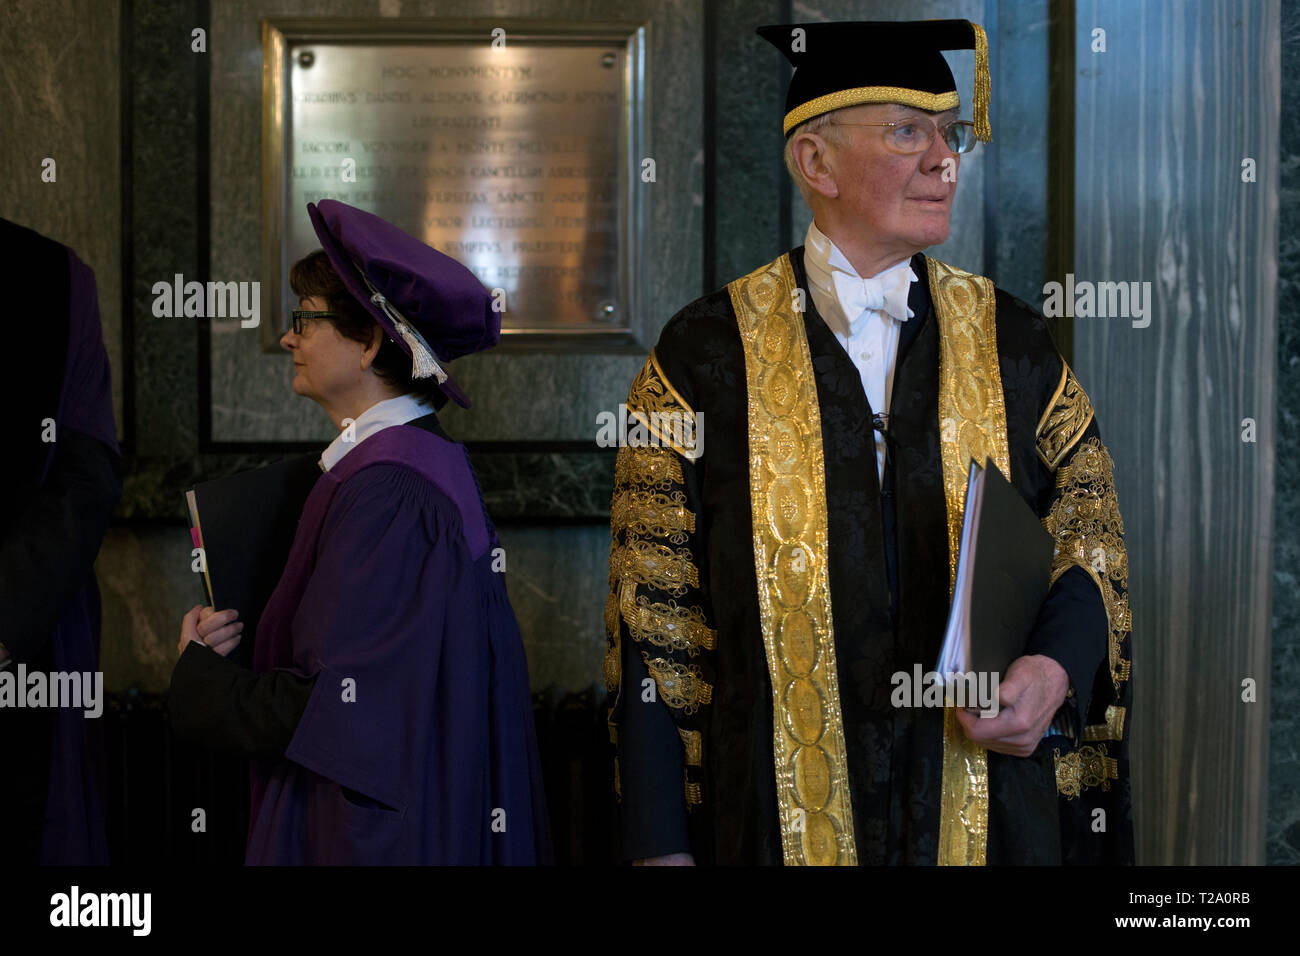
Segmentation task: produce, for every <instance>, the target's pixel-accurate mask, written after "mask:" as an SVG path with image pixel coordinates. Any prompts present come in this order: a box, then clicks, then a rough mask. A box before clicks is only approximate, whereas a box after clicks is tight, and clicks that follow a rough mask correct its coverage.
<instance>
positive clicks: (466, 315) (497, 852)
mask: <svg viewBox="0 0 1300 956" xmlns="http://www.w3.org/2000/svg"><path fill="white" fill-rule="evenodd" d="M307 209H308V213H309V214H310V215H311V219H312V223H313V225H314V226H315V228H316V233H317V235H318V236H319V237H320V240H321V244H322V246H323V251H320V252H316V253H313V254H312V255H310V256H308V257H307V258H306V259H304V260H302V261H301V262H299V263H297V264H296V265H295V266H294V268H293V270H292V272H291V275H290V284H291V286H292V287H293V289H294V292H295V293H296V294H297V295H298V296H299V297H300V299H301V305H302V307H303V311H301V312H296V313H295V315H294V328H293V330H292V331H290V332H287V333H286V334H285V335H284V337H283V339H281V345H282V346H283V347H284V348H285V349H287V350H288V351H289V352H290V354H291V355H292V357H293V362H294V367H295V368H294V371H295V375H294V379H293V390H294V392H295V393H297V394H299V395H305V396H307V397H309V398H311V399H313V400H314V401H316V402H317V403H318V404H319V405H320V406H321V407H322V408H323V409H324V410H325V412H326V413H327V414H328V415H329V416H330V418H331V419H332V420H333V422H334V424H335V426H336V427H338V428H339V429H340V435H339V437H338V438H337V439H335V440H334V442H333V443H331V444H330V446H329V447H328V448H327V449H326V450H325V453H324V455H323V456H322V457H321V461H320V467H321V470H322V472H323V473H322V474H321V476H320V478H319V479H317V481H316V484H315V486H314V487H313V489H312V492H311V494H310V496H309V497H308V499H307V503H306V505H305V506H304V508H303V512H302V517H301V519H300V521H299V525H298V531H297V534H296V536H295V539H294V542H293V547H292V550H291V552H290V555H289V559H288V563H287V565H286V567H285V569H284V573H283V575H282V576H281V578H280V582H279V584H278V586H277V587H276V590H275V592H274V594H273V595H272V597H271V599H270V602H269V603H268V604H267V607H266V609H265V610H264V611H263V613H262V617H261V620H260V622H259V624H258V627H257V636H256V642H255V643H256V646H255V647H254V649H253V660H254V671H253V672H249V671H247V670H245V669H244V668H241V667H239V666H238V665H237V664H235V663H234V662H233V661H230V660H228V659H227V658H226V657H225V655H227V654H229V653H230V651H231V650H233V649H234V647H235V646H236V645H237V644H238V642H239V639H240V631H241V629H242V627H243V625H242V624H241V623H239V622H238V621H237V620H236V617H237V609H228V610H223V611H215V610H213V609H212V608H197V607H196V608H193V609H192V610H191V611H190V612H189V613H188V614H186V615H185V618H184V620H183V622H182V633H181V650H182V654H181V658H180V661H179V662H178V664H177V667H176V671H175V673H174V674H173V677H172V691H171V699H170V704H169V707H170V710H171V713H172V718H173V723H174V726H175V727H176V729H177V731H178V732H179V733H180V734H181V735H183V736H186V737H188V738H191V739H195V740H199V741H202V742H205V743H207V744H209V745H211V746H214V747H219V748H224V749H238V750H241V751H243V752H245V753H248V754H250V755H252V756H253V757H254V761H253V765H252V781H253V785H252V807H251V817H250V827H249V835H248V853H247V861H248V862H249V863H251V864H412V863H431V864H489V863H497V864H533V863H549V862H551V855H550V853H551V850H550V837H549V830H548V826H547V820H546V809H545V801H544V797H543V792H542V779H541V773H540V764H539V761H538V756H537V748H536V741H535V736H534V731H533V722H532V710H531V703H530V696H529V692H528V671H527V664H526V661H525V657H524V649H523V644H522V642H521V640H520V636H519V630H518V627H517V626H516V623H515V617H514V613H513V611H512V610H511V607H510V602H509V598H508V597H507V595H506V587H505V580H504V574H503V573H501V572H502V571H503V570H504V561H503V559H502V558H503V553H502V551H501V548H500V544H499V542H498V540H497V536H496V532H495V530H494V529H493V527H492V522H491V520H490V519H489V517H488V514H487V511H486V509H485V507H484V505H483V501H482V498H481V496H480V493H479V490H478V484H477V481H476V479H475V476H474V471H473V469H472V467H471V466H470V462H469V458H468V456H467V455H466V452H465V449H464V446H462V445H460V444H458V443H456V442H453V441H451V440H450V439H449V438H448V437H447V435H446V434H445V433H444V432H443V430H442V428H441V426H440V425H439V423H438V418H437V415H436V413H435V412H436V408H438V407H440V406H441V405H442V404H443V403H444V402H445V401H446V399H447V398H450V399H452V400H453V401H455V402H457V403H458V404H460V405H461V406H464V407H468V405H469V400H468V398H466V396H465V394H464V392H462V391H461V389H460V388H459V386H457V385H456V383H455V382H454V381H453V380H452V379H451V378H450V377H449V376H448V375H447V373H446V371H445V369H444V368H443V366H442V364H441V363H442V362H446V361H450V360H451V359H454V358H456V357H457V356H460V355H465V354H469V353H472V352H477V351H481V350H483V349H486V348H490V347H492V346H493V345H495V344H496V342H497V339H498V337H499V335H500V317H499V314H498V313H497V312H496V311H494V310H493V309H492V303H491V298H490V296H489V294H488V292H487V290H486V289H484V288H483V285H482V284H481V283H480V282H479V281H478V280H477V279H476V278H475V277H474V275H473V273H471V272H470V271H469V270H468V269H466V268H465V267H464V266H462V265H461V264H460V263H458V262H456V261H455V260H453V259H451V258H449V257H447V256H445V255H443V254H441V253H439V252H437V251H435V250H433V249H431V248H430V247H428V246H426V245H425V244H424V243H422V242H419V241H418V240H416V239H413V238H412V237H410V236H408V235H406V234H405V233H403V232H401V231H400V230H398V229H396V228H394V227H393V226H391V225H389V224H388V223H387V222H384V221H383V220H382V219H379V218H378V217H376V216H373V215H371V214H369V213H366V212H363V211H362V210H359V209H355V208H353V207H351V206H348V205H345V204H344V203H340V202H336V201H333V200H322V201H321V203H320V204H319V206H316V205H310V204H309V205H308V207H307Z"/></svg>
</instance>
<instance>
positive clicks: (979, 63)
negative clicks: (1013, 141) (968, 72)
mask: <svg viewBox="0 0 1300 956" xmlns="http://www.w3.org/2000/svg"><path fill="white" fill-rule="evenodd" d="M971 29H972V30H973V31H974V33H975V136H976V138H978V139H979V141H980V142H981V143H989V142H992V141H993V129H992V128H991V127H990V126H989V98H990V96H991V95H992V85H991V84H990V82H989V38H988V37H987V36H985V34H984V28H983V27H982V26H980V25H979V24H978V23H972V24H971Z"/></svg>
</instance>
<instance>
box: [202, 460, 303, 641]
mask: <svg viewBox="0 0 1300 956" xmlns="http://www.w3.org/2000/svg"><path fill="white" fill-rule="evenodd" d="M320 476H321V470H320V466H319V465H318V464H317V456H316V455H300V456H297V457H294V458H288V459H286V460H284V461H281V462H276V463H275V464H273V465H266V466H265V467H262V468H254V469H252V470H251V471H244V472H240V473H239V474H237V475H231V476H230V477H228V478H218V479H216V480H214V481H205V482H203V483H202V484H199V485H196V486H195V488H194V490H193V491H191V492H189V493H188V494H187V495H186V500H187V501H188V502H189V505H190V522H191V524H192V525H193V527H194V532H193V534H194V536H195V538H196V539H197V540H196V544H197V545H198V546H199V547H202V548H203V553H204V557H205V559H206V565H207V570H206V572H205V574H204V585H205V590H206V591H207V594H206V596H205V597H206V600H207V603H208V604H210V605H211V606H212V607H214V608H216V609H217V610H218V611H224V610H225V609H227V608H232V607H233V608H235V609H236V610H237V611H239V620H241V621H243V622H244V631H243V640H241V641H240V642H239V647H237V648H236V649H235V651H234V653H233V654H232V659H234V660H238V661H240V662H241V663H245V664H247V663H250V662H251V660H252V648H253V643H254V641H255V640H256V633H257V622H258V620H259V619H260V618H261V616H262V610H263V609H264V608H265V607H266V602H267V601H269V600H270V598H271V593H272V592H273V591H274V590H275V586H276V584H278V583H279V581H280V575H281V573H282V572H283V571H284V566H285V562H286V561H287V560H288V557H289V549H290V548H291V547H292V545H293V536H294V534H295V532H296V531H297V530H298V518H299V516H300V515H301V514H302V507H303V504H304V503H305V502H306V501H307V496H308V495H309V494H310V493H311V489H312V486H313V485H315V483H316V480H317V479H318V478H319V477H320Z"/></svg>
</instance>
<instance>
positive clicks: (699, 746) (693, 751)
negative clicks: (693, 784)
mask: <svg viewBox="0 0 1300 956" xmlns="http://www.w3.org/2000/svg"><path fill="white" fill-rule="evenodd" d="M677 733H678V734H679V735H680V736H681V738H682V749H683V751H684V754H685V758H686V764H687V766H691V767H698V766H699V765H700V762H701V761H702V760H703V758H704V737H703V735H702V734H701V733H700V732H699V731H698V730H682V729H681V728H680V727H678V728H677Z"/></svg>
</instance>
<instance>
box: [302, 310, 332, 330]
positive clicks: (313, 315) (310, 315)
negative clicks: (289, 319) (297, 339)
mask: <svg viewBox="0 0 1300 956" xmlns="http://www.w3.org/2000/svg"><path fill="white" fill-rule="evenodd" d="M337 315H338V313H337V312H312V311H310V310H308V309H294V310H293V334H294V335H302V322H303V319H332V318H335V317H336V316H337Z"/></svg>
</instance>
